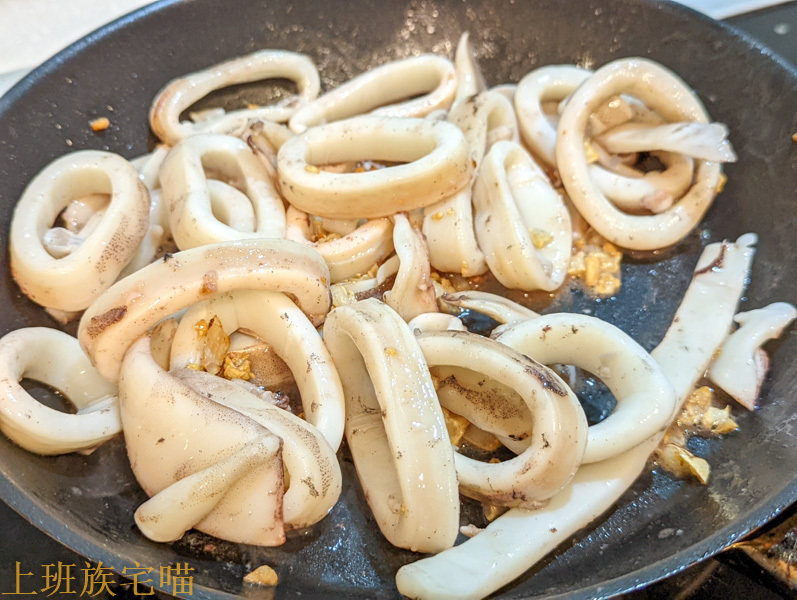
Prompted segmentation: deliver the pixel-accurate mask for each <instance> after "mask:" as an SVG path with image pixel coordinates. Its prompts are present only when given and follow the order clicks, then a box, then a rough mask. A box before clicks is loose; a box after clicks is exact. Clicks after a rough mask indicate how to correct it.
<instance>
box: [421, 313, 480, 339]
mask: <svg viewBox="0 0 797 600" xmlns="http://www.w3.org/2000/svg"><path fill="white" fill-rule="evenodd" d="M407 325H409V326H410V329H412V331H413V332H414V333H415V335H418V334H420V333H430V332H432V331H466V329H465V325H463V323H462V321H460V320H459V319H457V318H456V317H455V316H454V315H447V314H445V313H423V314H420V315H418V316H417V317H415V318H413V319H410V320H409V321H408V322H407Z"/></svg>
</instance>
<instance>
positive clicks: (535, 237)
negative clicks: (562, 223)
mask: <svg viewBox="0 0 797 600" xmlns="http://www.w3.org/2000/svg"><path fill="white" fill-rule="evenodd" d="M529 235H530V236H531V243H532V244H534V247H535V248H536V249H537V250H541V249H542V248H545V246H547V245H549V244H550V243H551V242H553V236H552V235H551V234H550V233H548V232H547V231H543V230H542V229H531V230H529Z"/></svg>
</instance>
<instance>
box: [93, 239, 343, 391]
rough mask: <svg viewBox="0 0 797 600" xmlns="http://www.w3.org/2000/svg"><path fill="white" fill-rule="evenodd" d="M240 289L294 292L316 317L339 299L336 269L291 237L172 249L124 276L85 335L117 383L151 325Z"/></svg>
mask: <svg viewBox="0 0 797 600" xmlns="http://www.w3.org/2000/svg"><path fill="white" fill-rule="evenodd" d="M234 289H262V290H268V291H282V292H286V293H289V294H291V295H292V296H293V297H295V298H296V301H297V304H298V305H299V307H300V308H301V309H302V310H303V311H304V312H305V314H307V315H308V317H309V318H310V320H311V321H313V323H314V324H319V323H321V322H323V320H324V316H325V315H326V313H327V311H328V310H329V307H330V302H331V300H330V295H329V269H328V268H327V265H326V263H325V262H324V259H323V258H321V256H320V255H319V254H318V253H317V252H315V251H314V250H312V249H310V248H307V247H305V246H303V245H302V244H298V243H296V242H291V241H289V240H237V241H233V242H225V243H222V244H211V245H208V246H200V247H199V248H192V249H191V250H184V251H182V252H177V253H175V254H167V255H165V256H164V257H163V259H162V260H158V261H157V262H154V263H152V264H151V265H148V266H146V267H144V268H143V269H141V270H140V271H137V272H135V273H133V274H132V275H130V276H128V277H126V278H125V279H123V280H121V281H119V282H117V283H116V284H114V285H113V286H112V287H111V288H109V289H108V290H107V291H106V292H105V293H104V294H102V295H101V296H100V297H99V298H97V300H95V301H94V303H93V304H92V305H91V307H89V309H88V310H86V312H85V313H84V314H83V317H82V318H81V321H80V327H79V329H78V339H79V340H80V343H81V345H82V346H83V348H84V349H85V350H86V353H87V354H88V355H89V357H90V358H91V360H92V363H93V364H94V365H95V366H96V367H97V370H98V371H99V372H100V373H101V374H102V375H103V377H105V378H107V379H108V380H109V381H112V382H116V381H117V380H118V377H119V368H120V365H121V362H122V357H123V356H124V354H125V352H126V351H127V349H128V348H129V347H130V345H131V344H132V343H133V341H134V340H136V339H137V338H138V337H140V336H141V335H143V334H144V332H146V331H147V330H148V329H149V328H150V327H152V326H153V325H155V324H156V323H157V322H158V321H160V320H162V319H164V318H166V317H168V316H170V315H172V314H174V313H176V312H178V311H180V310H182V309H184V308H186V307H188V306H190V305H192V304H194V303H196V302H199V301H200V300H209V299H211V298H213V297H215V296H218V295H221V294H224V293H226V292H228V291H231V290H234Z"/></svg>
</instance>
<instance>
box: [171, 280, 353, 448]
mask: <svg viewBox="0 0 797 600" xmlns="http://www.w3.org/2000/svg"><path fill="white" fill-rule="evenodd" d="M214 316H215V317H218V318H219V321H220V323H221V325H222V327H223V328H224V332H225V333H226V334H227V335H229V334H231V333H232V332H234V331H237V330H238V329H241V328H245V329H248V330H250V331H252V332H253V333H254V334H255V335H257V337H258V338H260V339H261V340H263V341H264V342H265V343H267V344H268V345H269V346H271V347H272V348H273V349H274V352H276V353H277V355H278V356H279V357H280V358H281V359H282V360H284V361H285V362H286V363H287V365H288V368H290V370H291V372H292V373H293V376H294V379H295V380H296V384H297V386H298V387H299V393H300V394H301V397H302V406H303V408H304V414H305V418H306V419H307V421H309V422H310V423H311V424H312V425H315V426H316V427H317V428H318V429H319V431H321V433H323V434H324V437H325V438H326V439H327V441H328V442H329V444H330V446H332V448H333V449H335V450H337V449H338V446H340V441H341V440H342V439H343V421H344V408H345V407H344V401H343V389H342V388H341V386H340V378H339V377H338V372H337V370H336V369H335V365H334V364H333V362H332V357H330V355H329V351H328V350H327V348H326V346H325V345H324V342H322V341H321V336H319V335H318V332H317V331H316V329H315V327H313V324H312V323H311V322H310V321H309V320H308V318H307V317H306V316H305V314H304V313H303V312H302V311H301V310H300V309H299V307H297V306H296V304H294V303H293V302H292V301H291V300H290V298H288V297H287V296H286V295H285V294H280V293H277V292H264V291H255V290H236V291H234V292H231V293H229V294H226V295H224V296H219V297H218V298H214V299H213V300H208V301H206V302H202V303H199V304H195V305H194V306H192V307H191V308H189V309H188V311H187V312H186V313H185V315H184V316H183V318H182V319H181V321H180V326H179V327H178V328H177V333H176V335H175V337H174V341H173V342H172V352H171V363H170V368H172V369H179V368H182V367H187V366H188V365H189V364H200V361H201V354H202V346H201V345H199V344H197V343H196V342H197V333H196V329H195V328H194V326H195V324H196V323H198V322H199V321H200V320H202V319H204V320H205V322H210V320H211V319H212V318H213V317H214Z"/></svg>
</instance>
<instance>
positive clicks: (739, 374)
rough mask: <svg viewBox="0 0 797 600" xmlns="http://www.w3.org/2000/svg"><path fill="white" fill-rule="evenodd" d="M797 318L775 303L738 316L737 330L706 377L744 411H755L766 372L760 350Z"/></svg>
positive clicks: (764, 356)
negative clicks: (743, 408) (742, 407)
mask: <svg viewBox="0 0 797 600" xmlns="http://www.w3.org/2000/svg"><path fill="white" fill-rule="evenodd" d="M795 318H797V310H795V308H794V306H792V305H791V304H788V303H786V302H775V303H774V304H770V305H769V306H765V307H764V308H758V309H755V310H750V311H747V312H741V313H739V314H737V315H736V316H735V317H734V318H733V320H734V321H736V322H737V323H738V324H739V329H737V330H736V331H734V332H733V333H731V334H730V335H729V336H728V339H727V340H725V342H724V343H723V344H722V349H721V350H720V355H719V356H718V357H717V358H716V359H715V360H714V362H713V363H712V364H711V368H710V369H709V371H708V377H709V379H711V381H713V382H714V383H716V384H717V385H718V386H719V387H721V388H722V389H723V390H724V391H726V392H727V393H728V394H730V395H731V397H733V399H734V400H736V401H737V402H738V403H739V404H741V405H742V406H744V407H745V408H746V409H747V410H755V407H756V402H757V400H758V395H759V393H760V392H761V384H762V383H763V381H764V376H765V375H766V374H767V370H768V369H769V358H768V357H767V354H766V352H765V351H764V350H763V349H762V348H761V346H763V345H764V344H765V343H766V342H768V341H769V340H772V339H775V338H777V337H779V336H780V334H781V333H782V332H783V330H784V329H785V328H786V327H788V325H789V324H790V323H791V322H792V321H793V320H794V319H795Z"/></svg>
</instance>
